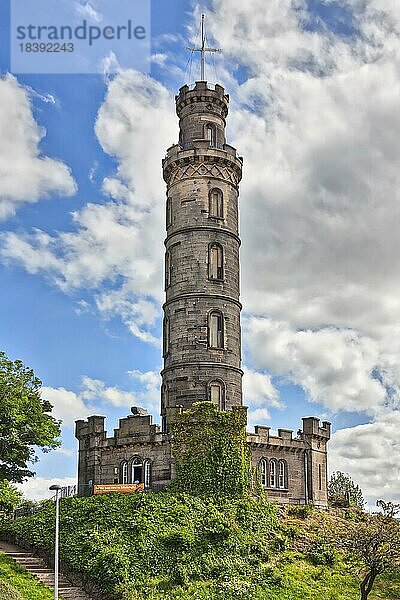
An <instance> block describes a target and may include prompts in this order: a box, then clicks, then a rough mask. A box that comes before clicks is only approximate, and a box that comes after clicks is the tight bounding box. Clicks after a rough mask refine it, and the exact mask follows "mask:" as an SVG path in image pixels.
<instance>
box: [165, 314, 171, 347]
mask: <svg viewBox="0 0 400 600" xmlns="http://www.w3.org/2000/svg"><path fill="white" fill-rule="evenodd" d="M170 329H171V327H170V321H169V318H168V317H164V321H163V356H166V355H167V354H168V352H169V345H170Z"/></svg>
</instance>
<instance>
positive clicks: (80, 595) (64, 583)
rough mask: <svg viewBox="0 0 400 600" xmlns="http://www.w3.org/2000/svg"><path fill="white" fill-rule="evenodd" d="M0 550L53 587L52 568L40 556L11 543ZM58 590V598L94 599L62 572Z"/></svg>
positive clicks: (64, 599) (71, 599)
mask: <svg viewBox="0 0 400 600" xmlns="http://www.w3.org/2000/svg"><path fill="white" fill-rule="evenodd" d="M11 548H13V549H11ZM0 550H1V551H2V552H5V554H7V556H9V557H10V558H12V559H13V560H14V562H16V563H18V564H19V565H21V567H23V568H24V569H26V570H27V571H28V573H31V574H32V575H34V576H35V577H36V578H37V579H39V581H41V582H42V583H43V584H44V585H46V586H47V587H49V588H54V570H53V569H52V568H50V567H49V566H48V565H47V564H46V562H45V561H44V560H43V559H42V558H40V557H38V556H35V555H34V554H33V553H32V552H27V551H26V552H25V551H23V550H19V549H18V548H17V547H16V546H12V545H8V547H5V548H3V549H1V548H0ZM58 590H59V595H60V600H94V599H93V598H91V597H90V596H89V595H88V594H87V593H86V592H85V591H84V590H82V589H81V588H79V587H77V586H75V585H73V584H72V583H71V582H70V581H69V580H68V579H67V578H66V577H65V576H64V575H62V574H60V576H59V580H58Z"/></svg>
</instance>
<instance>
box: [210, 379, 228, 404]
mask: <svg viewBox="0 0 400 600" xmlns="http://www.w3.org/2000/svg"><path fill="white" fill-rule="evenodd" d="M208 398H209V400H210V402H213V403H214V404H216V405H217V406H218V408H219V410H225V386H224V384H223V382H222V381H219V380H218V379H216V380H214V381H210V383H209V384H208Z"/></svg>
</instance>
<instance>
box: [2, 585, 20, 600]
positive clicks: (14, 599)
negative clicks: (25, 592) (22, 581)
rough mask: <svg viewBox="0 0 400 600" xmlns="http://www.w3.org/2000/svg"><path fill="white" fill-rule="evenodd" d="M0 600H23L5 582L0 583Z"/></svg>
mask: <svg viewBox="0 0 400 600" xmlns="http://www.w3.org/2000/svg"><path fill="white" fill-rule="evenodd" d="M0 598H4V599H7V600H23V598H22V596H21V595H20V594H19V593H18V592H17V591H16V590H15V589H14V588H13V587H11V585H10V584H9V583H7V582H6V581H0Z"/></svg>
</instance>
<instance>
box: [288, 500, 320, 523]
mask: <svg viewBox="0 0 400 600" xmlns="http://www.w3.org/2000/svg"><path fill="white" fill-rule="evenodd" d="M313 510H314V505H313V503H312V502H309V503H308V504H300V505H294V504H291V505H290V506H288V508H287V512H288V515H291V516H293V517H298V518H299V519H307V517H309V516H310V515H311V513H312V511H313Z"/></svg>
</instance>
